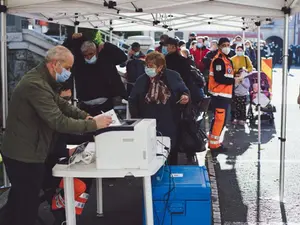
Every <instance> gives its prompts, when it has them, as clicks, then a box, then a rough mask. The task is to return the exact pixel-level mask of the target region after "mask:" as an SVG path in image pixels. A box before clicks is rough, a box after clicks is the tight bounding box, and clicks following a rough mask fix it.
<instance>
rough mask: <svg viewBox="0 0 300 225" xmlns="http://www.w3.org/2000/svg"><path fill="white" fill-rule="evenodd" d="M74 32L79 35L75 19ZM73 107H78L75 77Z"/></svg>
mask: <svg viewBox="0 0 300 225" xmlns="http://www.w3.org/2000/svg"><path fill="white" fill-rule="evenodd" d="M74 25H75V27H74V31H75V33H78V23H77V21H76V18H75V23H74ZM73 105H74V106H77V92H76V83H75V77H74V75H73Z"/></svg>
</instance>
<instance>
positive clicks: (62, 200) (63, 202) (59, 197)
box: [57, 193, 65, 206]
mask: <svg viewBox="0 0 300 225" xmlns="http://www.w3.org/2000/svg"><path fill="white" fill-rule="evenodd" d="M57 197H58V199H59V201H60V202H61V203H62V204H63V206H65V200H64V198H63V197H62V196H61V194H60V193H59V194H58V196H57Z"/></svg>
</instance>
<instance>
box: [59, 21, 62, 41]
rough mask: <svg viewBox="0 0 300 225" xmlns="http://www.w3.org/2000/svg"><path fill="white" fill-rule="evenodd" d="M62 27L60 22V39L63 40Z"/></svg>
mask: <svg viewBox="0 0 300 225" xmlns="http://www.w3.org/2000/svg"><path fill="white" fill-rule="evenodd" d="M61 29H62V27H61V24H59V40H60V41H61V40H62V30H61Z"/></svg>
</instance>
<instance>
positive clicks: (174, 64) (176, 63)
mask: <svg viewBox="0 0 300 225" xmlns="http://www.w3.org/2000/svg"><path fill="white" fill-rule="evenodd" d="M166 62H167V68H168V69H170V70H174V71H176V72H177V73H179V74H180V76H181V78H182V79H183V81H184V83H185V84H186V86H187V87H188V89H189V90H190V93H191V100H192V102H193V103H196V102H199V101H200V100H201V98H202V97H201V94H200V87H197V85H195V83H194V80H193V74H192V72H191V70H192V68H191V64H192V63H191V62H190V59H186V58H184V57H183V56H181V55H180V54H179V53H178V52H174V53H171V54H168V55H166Z"/></svg>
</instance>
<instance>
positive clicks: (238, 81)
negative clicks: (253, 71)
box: [234, 77, 243, 84]
mask: <svg viewBox="0 0 300 225" xmlns="http://www.w3.org/2000/svg"><path fill="white" fill-rule="evenodd" d="M234 80H235V84H241V83H242V81H243V77H235V78H234Z"/></svg>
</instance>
